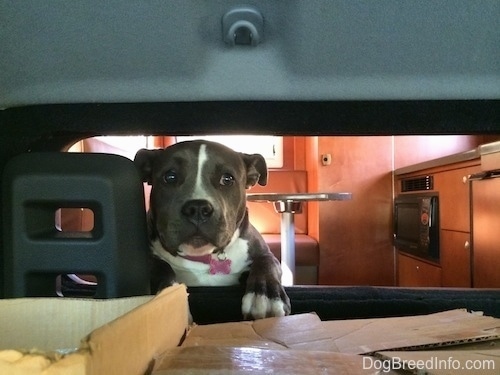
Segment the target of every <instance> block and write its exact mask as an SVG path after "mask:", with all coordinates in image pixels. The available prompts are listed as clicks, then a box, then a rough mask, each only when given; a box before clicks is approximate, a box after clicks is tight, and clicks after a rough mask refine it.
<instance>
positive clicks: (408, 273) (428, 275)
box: [398, 253, 441, 287]
mask: <svg viewBox="0 0 500 375" xmlns="http://www.w3.org/2000/svg"><path fill="white" fill-rule="evenodd" d="M398 285H399V286H407V287H413V286H422V287H438V286H441V268H440V267H439V266H435V265H432V264H430V263H427V262H423V261H420V260H418V259H415V258H412V257H410V256H406V255H404V254H401V253H399V254H398Z"/></svg>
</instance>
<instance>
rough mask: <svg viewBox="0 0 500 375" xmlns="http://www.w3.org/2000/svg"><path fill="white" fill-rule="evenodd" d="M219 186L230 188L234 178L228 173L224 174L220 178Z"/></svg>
mask: <svg viewBox="0 0 500 375" xmlns="http://www.w3.org/2000/svg"><path fill="white" fill-rule="evenodd" d="M220 184H221V185H222V186H231V185H232V184H234V177H233V176H232V175H230V174H229V173H224V174H223V175H222V176H221V178H220Z"/></svg>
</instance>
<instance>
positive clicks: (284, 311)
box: [241, 291, 290, 320]
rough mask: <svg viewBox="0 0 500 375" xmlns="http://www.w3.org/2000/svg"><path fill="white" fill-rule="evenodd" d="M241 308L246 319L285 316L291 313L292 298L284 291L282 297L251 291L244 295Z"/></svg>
mask: <svg viewBox="0 0 500 375" xmlns="http://www.w3.org/2000/svg"><path fill="white" fill-rule="evenodd" d="M241 310H242V313H243V317H244V318H245V319H246V320H251V319H262V318H269V317H273V316H285V315H289V314H290V300H289V298H288V296H287V295H286V294H285V292H284V291H283V296H282V297H269V296H267V295H265V294H258V293H255V292H249V293H246V294H245V295H244V296H243V300H242V303H241Z"/></svg>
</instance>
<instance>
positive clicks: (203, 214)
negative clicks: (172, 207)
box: [181, 199, 214, 224]
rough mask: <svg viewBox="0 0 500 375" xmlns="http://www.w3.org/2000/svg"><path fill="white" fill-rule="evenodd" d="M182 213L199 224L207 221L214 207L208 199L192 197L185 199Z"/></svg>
mask: <svg viewBox="0 0 500 375" xmlns="http://www.w3.org/2000/svg"><path fill="white" fill-rule="evenodd" d="M181 212H182V214H183V215H184V216H185V217H186V218H187V219H188V220H189V221H191V222H192V223H193V224H200V223H204V222H205V221H207V220H208V219H209V218H210V217H211V216H212V214H213V213H214V208H213V206H212V205H211V204H210V202H209V201H207V200H204V199H194V200H191V201H187V202H186V203H185V204H184V206H182V210H181Z"/></svg>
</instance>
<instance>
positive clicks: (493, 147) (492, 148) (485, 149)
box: [394, 141, 500, 176]
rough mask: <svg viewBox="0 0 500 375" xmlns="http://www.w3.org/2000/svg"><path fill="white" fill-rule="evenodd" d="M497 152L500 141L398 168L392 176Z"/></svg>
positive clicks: (499, 149)
mask: <svg viewBox="0 0 500 375" xmlns="http://www.w3.org/2000/svg"><path fill="white" fill-rule="evenodd" d="M497 152H500V141H497V142H492V143H486V144H484V145H480V146H478V147H476V148H475V149H472V150H469V151H464V152H459V153H457V154H452V155H448V156H443V157H441V158H437V159H432V160H428V161H424V162H422V163H417V164H412V165H408V166H406V167H402V168H398V169H396V170H394V174H395V175H396V176H398V175H402V174H406V173H412V172H417V171H420V170H423V169H428V168H434V167H440V166H442V165H448V164H454V163H460V162H463V161H468V160H474V159H479V158H480V157H481V156H483V155H487V154H492V153H497Z"/></svg>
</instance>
